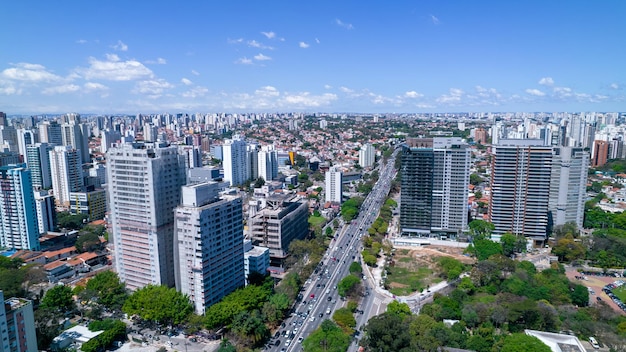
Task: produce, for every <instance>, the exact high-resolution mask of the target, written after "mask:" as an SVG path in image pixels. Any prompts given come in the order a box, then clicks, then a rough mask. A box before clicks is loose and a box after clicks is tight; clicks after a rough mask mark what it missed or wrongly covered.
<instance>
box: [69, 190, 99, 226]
mask: <svg viewBox="0 0 626 352" xmlns="http://www.w3.org/2000/svg"><path fill="white" fill-rule="evenodd" d="M89 188H90V189H88V190H85V191H82V192H70V199H71V201H70V205H69V211H70V214H73V215H76V214H83V215H87V216H88V220H89V221H95V220H102V219H104V215H105V214H106V210H107V206H106V191H105V190H104V189H102V188H98V189H94V187H89Z"/></svg>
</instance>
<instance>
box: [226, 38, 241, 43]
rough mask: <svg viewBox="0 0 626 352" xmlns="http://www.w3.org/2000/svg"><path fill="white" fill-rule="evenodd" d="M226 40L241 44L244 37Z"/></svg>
mask: <svg viewBox="0 0 626 352" xmlns="http://www.w3.org/2000/svg"><path fill="white" fill-rule="evenodd" d="M226 41H227V42H228V44H240V43H243V38H237V39H230V38H228V39H226Z"/></svg>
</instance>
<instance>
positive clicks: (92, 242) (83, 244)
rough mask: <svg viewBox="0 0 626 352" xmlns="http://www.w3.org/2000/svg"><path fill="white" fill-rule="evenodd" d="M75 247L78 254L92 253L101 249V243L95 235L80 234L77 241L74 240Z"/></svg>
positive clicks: (91, 233) (88, 233)
mask: <svg viewBox="0 0 626 352" xmlns="http://www.w3.org/2000/svg"><path fill="white" fill-rule="evenodd" d="M75 247H76V250H77V251H78V252H79V253H83V252H93V251H95V250H98V249H101V248H102V243H101V242H100V238H99V237H98V235H97V234H95V233H93V232H85V233H81V235H80V236H79V237H78V239H76V244H75Z"/></svg>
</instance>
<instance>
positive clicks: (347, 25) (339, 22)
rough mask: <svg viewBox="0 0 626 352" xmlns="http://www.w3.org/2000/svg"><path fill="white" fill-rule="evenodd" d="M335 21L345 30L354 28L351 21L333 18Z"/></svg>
mask: <svg viewBox="0 0 626 352" xmlns="http://www.w3.org/2000/svg"><path fill="white" fill-rule="evenodd" d="M335 23H336V24H337V25H338V26H339V27H343V28H345V29H347V30H351V29H354V26H353V25H352V23H344V22H343V21H341V20H340V19H338V18H336V19H335Z"/></svg>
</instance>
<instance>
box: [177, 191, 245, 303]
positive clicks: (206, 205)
mask: <svg viewBox="0 0 626 352" xmlns="http://www.w3.org/2000/svg"><path fill="white" fill-rule="evenodd" d="M220 186H221V185H220V184H219V183H216V182H210V183H198V184H195V185H190V186H183V187H182V202H181V205H179V206H178V207H177V208H176V209H175V215H174V218H175V234H174V265H175V268H176V289H177V290H178V291H180V292H182V293H184V294H186V295H187V296H188V297H189V299H190V300H191V301H192V302H193V303H194V305H195V309H196V313H198V314H204V311H205V309H206V308H208V307H210V306H211V305H213V304H215V303H217V302H219V301H220V300H221V299H222V297H224V296H226V295H227V294H229V293H231V292H233V291H234V290H236V289H237V288H239V287H242V286H244V285H245V275H244V260H243V208H242V200H241V197H239V196H230V195H221V196H220V194H219V192H220V189H221V187H220Z"/></svg>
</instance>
